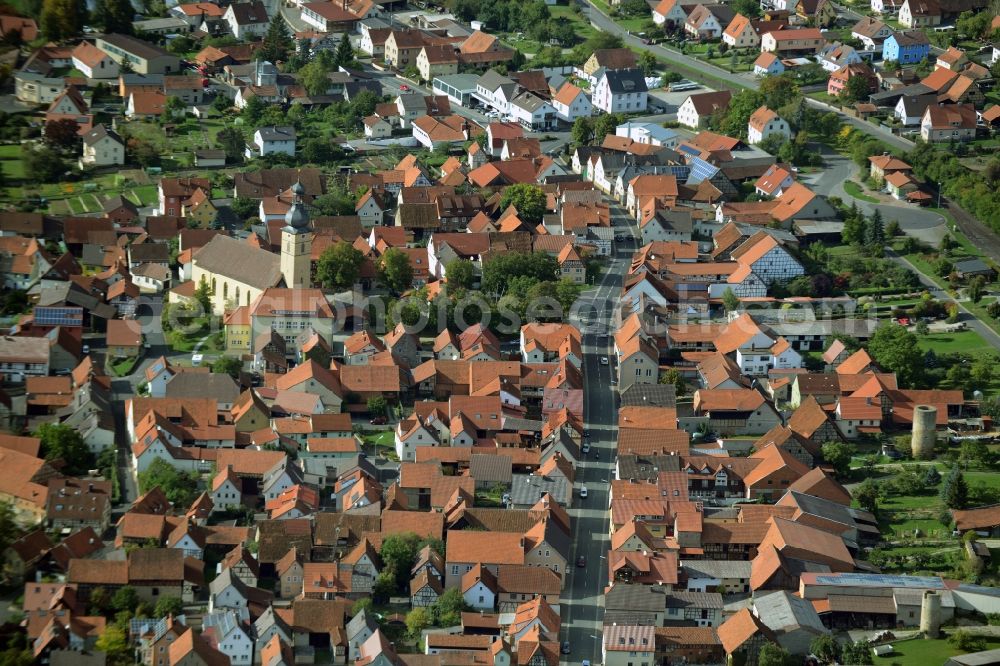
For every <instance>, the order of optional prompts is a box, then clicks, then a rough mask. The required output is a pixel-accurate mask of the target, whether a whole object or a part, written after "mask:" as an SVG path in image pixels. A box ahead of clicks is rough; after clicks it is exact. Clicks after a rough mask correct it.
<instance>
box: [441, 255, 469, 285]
mask: <svg viewBox="0 0 1000 666" xmlns="http://www.w3.org/2000/svg"><path fill="white" fill-rule="evenodd" d="M444 272H445V275H446V276H447V280H448V284H449V285H450V286H454V287H456V288H459V289H472V283H473V281H475V279H476V269H475V266H473V264H472V262H471V261H469V260H468V259H452V260H451V261H449V262H448V263H447V264H445V267H444Z"/></svg>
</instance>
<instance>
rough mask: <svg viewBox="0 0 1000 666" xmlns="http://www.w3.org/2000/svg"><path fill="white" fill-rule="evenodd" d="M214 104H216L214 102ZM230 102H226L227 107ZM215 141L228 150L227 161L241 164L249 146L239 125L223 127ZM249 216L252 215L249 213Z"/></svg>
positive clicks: (219, 96)
mask: <svg viewBox="0 0 1000 666" xmlns="http://www.w3.org/2000/svg"><path fill="white" fill-rule="evenodd" d="M216 99H226V96H225V95H218V96H217V97H216ZM213 105H214V104H213ZM229 106H230V104H229V103H228V102H227V103H226V108H228V107H229ZM215 143H216V144H217V145H218V146H219V148H221V149H222V150H224V151H225V152H226V161H227V162H231V163H234V164H239V163H241V162H242V161H243V157H244V151H245V150H246V147H247V140H246V139H245V138H244V137H243V132H241V131H240V130H239V128H237V127H223V128H222V129H221V130H219V133H218V134H217V135H216V136H215ZM234 212H235V209H234ZM247 217H250V216H249V215H247Z"/></svg>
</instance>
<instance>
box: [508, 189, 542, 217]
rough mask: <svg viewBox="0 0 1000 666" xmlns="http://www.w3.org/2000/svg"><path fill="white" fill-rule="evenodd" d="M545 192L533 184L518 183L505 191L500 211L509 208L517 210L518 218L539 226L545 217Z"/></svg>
mask: <svg viewBox="0 0 1000 666" xmlns="http://www.w3.org/2000/svg"><path fill="white" fill-rule="evenodd" d="M545 200H546V197H545V192H544V191H543V190H542V188H540V187H539V186H537V185H533V184H531V183H517V184H516V185H511V186H510V187H508V188H507V189H505V190H504V192H503V196H501V197H500V209H501V210H506V209H507V207H508V206H514V208H516V209H517V216H518V217H519V218H520V219H521V220H523V221H524V222H527V223H528V224H539V223H540V222H541V221H542V217H543V216H544V215H545Z"/></svg>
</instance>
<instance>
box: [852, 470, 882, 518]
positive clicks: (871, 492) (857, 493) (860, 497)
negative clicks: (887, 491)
mask: <svg viewBox="0 0 1000 666" xmlns="http://www.w3.org/2000/svg"><path fill="white" fill-rule="evenodd" d="M852 496H853V497H854V499H856V500H857V501H858V506H860V507H861V508H862V509H864V510H865V511H870V512H871V513H877V512H878V500H879V496H880V493H879V489H878V486H877V485H876V484H875V481H874V480H872V479H871V478H868V479H865V480H864V481H862V482H861V483H860V484H859V485H858V487H857V488H855V489H854V493H853V495H852Z"/></svg>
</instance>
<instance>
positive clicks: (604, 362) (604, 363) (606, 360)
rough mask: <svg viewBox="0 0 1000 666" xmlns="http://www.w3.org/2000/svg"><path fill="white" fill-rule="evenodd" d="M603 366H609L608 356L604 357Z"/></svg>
mask: <svg viewBox="0 0 1000 666" xmlns="http://www.w3.org/2000/svg"><path fill="white" fill-rule="evenodd" d="M601 365H608V357H607V356H602V357H601Z"/></svg>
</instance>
